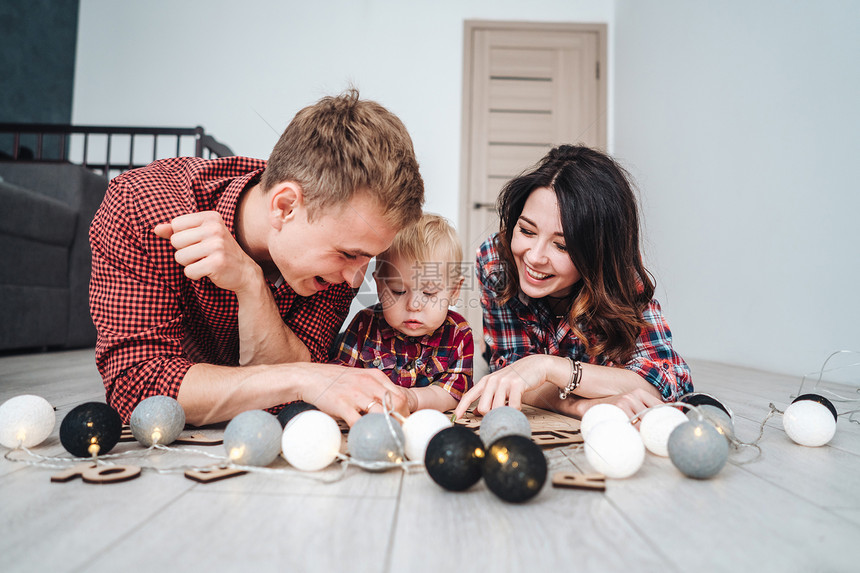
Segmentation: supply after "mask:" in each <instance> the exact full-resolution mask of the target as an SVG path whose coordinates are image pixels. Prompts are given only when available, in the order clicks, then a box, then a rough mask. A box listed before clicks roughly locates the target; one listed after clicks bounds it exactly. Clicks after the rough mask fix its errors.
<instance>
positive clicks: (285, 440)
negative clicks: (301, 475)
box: [281, 410, 342, 472]
mask: <svg viewBox="0 0 860 573" xmlns="http://www.w3.org/2000/svg"><path fill="white" fill-rule="evenodd" d="M341 441H342V440H341V433H340V428H339V427H338V425H337V422H335V420H334V418H332V417H331V416H329V415H328V414H326V413H325V412H320V411H319V410H307V411H305V412H302V413H301V414H298V415H297V416H295V417H293V418H292V419H291V420H290V421H289V422H287V425H286V426H285V427H284V433H283V435H282V436H281V451H282V452H283V454H284V459H286V460H287V462H288V463H289V464H290V465H291V466H293V467H294V468H296V469H299V470H302V471H306V472H315V471H319V470H321V469H323V468H326V467H328V466H329V465H331V463H332V462H333V461H334V460H335V458H337V454H338V452H340V445H341Z"/></svg>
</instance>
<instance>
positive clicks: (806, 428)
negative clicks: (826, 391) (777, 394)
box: [782, 394, 836, 448]
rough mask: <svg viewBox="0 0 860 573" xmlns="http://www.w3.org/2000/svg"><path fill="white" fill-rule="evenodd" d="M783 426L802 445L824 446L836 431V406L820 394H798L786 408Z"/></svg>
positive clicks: (789, 435)
mask: <svg viewBox="0 0 860 573" xmlns="http://www.w3.org/2000/svg"><path fill="white" fill-rule="evenodd" d="M782 427H783V428H785V433H786V434H788V437H789V438H791V439H792V440H793V441H794V442H796V443H798V444H800V445H801V446H808V447H812V448H814V447H818V446H823V445H824V444H826V443H828V442H829V441H830V440H831V439H833V435H834V434H835V433H836V408H834V407H833V404H832V403H831V402H830V400H828V399H827V398H825V397H824V396H819V395H818V394H804V395H802V396H798V397H797V398H795V399H794V401H793V402H792V403H791V405H790V406H789V407H788V408H786V409H785V413H784V414H783V416H782Z"/></svg>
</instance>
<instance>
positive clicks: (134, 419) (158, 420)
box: [128, 396, 185, 447]
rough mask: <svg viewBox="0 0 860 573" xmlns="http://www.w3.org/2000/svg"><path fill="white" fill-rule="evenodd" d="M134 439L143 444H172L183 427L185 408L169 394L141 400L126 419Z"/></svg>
mask: <svg viewBox="0 0 860 573" xmlns="http://www.w3.org/2000/svg"><path fill="white" fill-rule="evenodd" d="M128 425H129V427H130V428H131V433H132V435H133V436H134V439H135V440H137V441H138V442H140V443H141V444H143V445H144V446H147V447H149V446H152V445H153V444H161V445H163V446H166V445H168V444H172V443H173V442H174V441H175V440H176V438H178V437H179V434H181V433H182V430H183V429H185V410H183V409H182V406H180V405H179V402H177V401H176V400H175V399H174V398H170V397H169V396H150V397H149V398H146V399H145V400H142V401H141V402H140V404H138V405H137V406H136V407H135V409H134V411H133V412H132V413H131V418H130V419H129V421H128Z"/></svg>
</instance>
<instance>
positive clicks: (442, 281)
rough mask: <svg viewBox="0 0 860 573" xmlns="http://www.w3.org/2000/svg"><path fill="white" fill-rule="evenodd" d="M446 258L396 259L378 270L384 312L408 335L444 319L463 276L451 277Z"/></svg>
mask: <svg viewBox="0 0 860 573" xmlns="http://www.w3.org/2000/svg"><path fill="white" fill-rule="evenodd" d="M448 270H449V269H448V264H447V262H427V263H419V262H416V261H407V260H401V259H394V260H392V261H391V262H390V263H389V262H386V263H385V264H384V265H383V266H382V268H381V269H379V270H378V271H377V273H375V278H376V289H377V291H378V292H379V301H380V302H381V303H382V315H383V316H384V317H385V320H386V321H388V324H390V325H391V326H392V327H393V328H395V329H396V330H398V331H400V332H402V333H403V334H405V335H407V336H424V335H425V334H430V333H432V332H434V331H435V330H436V329H437V328H439V327H440V326H442V323H444V322H445V317H446V316H448V306H450V305H451V304H453V303H454V302H455V301H456V299H457V295H458V294H459V292H460V285H461V284H462V282H463V280H462V279H460V280H458V281H452V280H451V279H450V278H449V273H448Z"/></svg>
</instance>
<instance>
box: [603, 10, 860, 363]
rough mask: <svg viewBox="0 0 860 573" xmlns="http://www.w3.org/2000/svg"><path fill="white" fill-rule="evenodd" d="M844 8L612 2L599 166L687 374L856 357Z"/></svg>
mask: <svg viewBox="0 0 860 573" xmlns="http://www.w3.org/2000/svg"><path fill="white" fill-rule="evenodd" d="M858 22H860V3H858V2H855V1H852V0H847V1H843V2H837V1H834V0H826V1H816V2H813V1H808V0H807V1H800V2H784V1H781V0H770V1H764V0H755V1H748V0H723V1H721V2H689V1H687V0H659V1H658V0H639V1H636V2H626V1H620V2H618V3H617V5H616V29H615V38H616V44H615V50H616V51H615V55H616V57H615V62H616V69H615V78H616V85H615V125H616V132H615V152H616V154H617V156H618V157H619V158H620V159H621V160H622V161H624V162H625V163H626V164H627V165H628V167H630V168H631V170H632V171H633V173H634V174H635V176H636V177H637V179H638V182H639V184H640V187H641V190H642V193H643V198H644V203H645V209H644V218H645V220H646V225H647V239H648V241H649V245H648V247H649V253H650V262H651V267H652V270H653V271H655V274H656V275H657V278H658V280H659V283H660V285H661V288H660V292H659V293H658V294H659V296H660V297H661V299H662V300H663V302H664V303H665V304H664V309H665V310H666V312H667V315H668V317H669V320H670V324H671V326H672V328H673V331H674V334H675V338H676V344H677V346H678V348H679V349H680V350H681V351H682V352H683V353H685V354H686V355H688V356H691V357H701V358H707V359H712V360H718V361H724V362H730V363H735V364H743V365H749V366H754V367H758V368H762V369H768V370H773V371H780V372H786V373H791V374H797V375H802V374H805V373H807V372H810V371H812V370H816V369H817V368H818V367H819V366H820V365H821V363H822V362H823V360H824V359H825V358H826V357H827V356H828V355H829V354H830V352H832V351H835V350H839V349H851V350H860V334H858V332H860V328H858V321H860V296H858V295H860V292H858V291H860V225H858V222H857V219H858V216H860V192H858V191H860V190H858V180H860V158H858V154H860V105H858V104H860V58H858V54H860V34H858V32H857V28H856V26H857V23H858Z"/></svg>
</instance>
